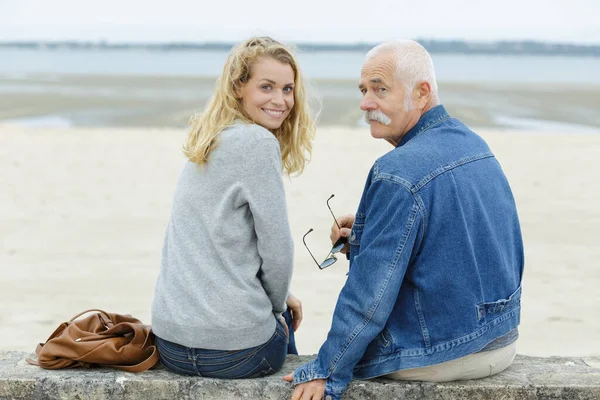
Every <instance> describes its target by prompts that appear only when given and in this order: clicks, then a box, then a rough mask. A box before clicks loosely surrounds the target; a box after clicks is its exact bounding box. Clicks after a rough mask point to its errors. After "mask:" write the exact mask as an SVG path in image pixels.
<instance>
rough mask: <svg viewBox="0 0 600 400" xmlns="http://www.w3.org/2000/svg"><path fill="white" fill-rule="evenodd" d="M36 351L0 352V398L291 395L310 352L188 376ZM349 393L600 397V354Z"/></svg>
mask: <svg viewBox="0 0 600 400" xmlns="http://www.w3.org/2000/svg"><path fill="white" fill-rule="evenodd" d="M31 356H32V354H28V353H23V352H15V351H8V352H0V399H18V400H21V399H98V400H102V399H132V400H133V399H143V400H153V399H169V400H171V399H177V398H185V399H223V400H229V399H231V400H233V399H236V400H237V399H249V400H250V399H282V400H283V399H289V398H290V395H291V393H292V388H291V385H290V384H288V383H286V382H284V381H283V380H282V379H281V377H282V376H283V375H284V374H287V373H289V372H290V371H292V370H293V369H294V368H296V367H297V366H299V365H301V364H302V363H304V362H307V361H309V360H310V359H312V356H300V357H297V356H289V357H288V360H287V362H286V364H285V365H284V368H283V370H282V371H280V372H279V373H278V374H276V375H273V376H270V377H266V378H261V379H249V380H236V381H234V380H217V379H208V378H194V377H184V376H180V375H176V374H173V373H170V372H168V371H167V370H165V369H164V368H162V367H159V368H157V369H154V370H151V371H148V372H144V373H140V374H132V373H127V372H121V371H116V370H112V369H101V368H100V369H88V370H82V369H72V370H59V371H47V370H43V369H41V368H39V367H36V366H31V365H29V364H27V362H26V361H25V358H27V357H31ZM344 399H361V400H363V399H386V400H387V399H406V400H411V399H432V400H438V399H439V400H454V399H461V400H462V399H469V400H478V399H494V400H512V399H515V400H517V399H518V400H522V399H526V400H537V399H540V400H541V399H569V400H588V399H589V400H600V357H589V358H563V357H551V358H537V357H526V356H517V358H516V360H515V362H514V363H513V365H511V367H510V368H508V369H507V370H506V371H504V372H503V373H501V374H498V375H496V376H493V377H490V378H486V379H480V380H474V381H462V382H452V383H444V384H433V383H421V382H418V383H404V382H396V381H390V380H385V379H375V380H369V381H355V382H352V383H351V385H350V387H349V388H348V391H347V392H346V394H345V396H344Z"/></svg>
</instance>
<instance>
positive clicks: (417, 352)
mask: <svg viewBox="0 0 600 400" xmlns="http://www.w3.org/2000/svg"><path fill="white" fill-rule="evenodd" d="M519 309H520V306H517V307H515V308H514V309H512V310H510V311H507V312H505V313H504V314H503V315H501V316H499V317H498V318H495V319H494V320H492V321H490V322H488V323H486V324H485V325H483V326H482V327H480V328H479V329H477V330H475V331H473V332H471V333H469V334H468V335H464V336H461V337H459V338H456V339H452V340H449V341H446V342H444V343H440V344H438V345H435V346H433V347H430V348H428V349H424V348H421V349H405V350H400V351H397V352H396V353H393V354H389V355H388V356H389V358H388V359H394V358H398V357H417V356H422V355H430V354H435V353H438V352H441V351H448V350H450V349H452V348H454V347H456V346H458V345H461V344H465V343H468V342H471V341H473V340H475V339H477V338H479V337H481V336H483V335H484V334H485V333H486V332H487V331H488V330H490V329H491V328H492V327H494V326H496V325H498V324H500V323H502V322H504V321H506V320H508V319H510V318H513V317H515V316H517V314H518V312H519ZM380 362H381V358H379V359H375V360H369V361H367V362H365V363H361V364H360V365H359V366H356V367H355V369H365V368H369V367H371V366H373V365H377V364H379V363H380Z"/></svg>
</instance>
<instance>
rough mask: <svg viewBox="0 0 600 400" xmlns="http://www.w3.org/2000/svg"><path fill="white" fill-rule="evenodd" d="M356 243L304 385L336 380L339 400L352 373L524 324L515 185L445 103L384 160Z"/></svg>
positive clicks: (301, 376)
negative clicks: (323, 341) (327, 326)
mask: <svg viewBox="0 0 600 400" xmlns="http://www.w3.org/2000/svg"><path fill="white" fill-rule="evenodd" d="M349 242H350V272H349V274H348V278H347V281H346V284H345V285H344V287H343V289H342V291H341V293H340V295H339V298H338V302H337V305H336V308H335V311H334V314H333V321H332V326H331V330H330V331H329V334H328V336H327V340H326V341H325V343H324V344H323V346H322V347H321V349H320V350H319V354H318V356H317V358H316V359H315V360H313V361H311V362H309V363H308V364H306V365H304V366H302V367H300V368H298V369H297V370H296V371H295V373H294V383H296V384H297V383H302V382H306V381H310V380H314V379H326V380H327V382H326V387H325V395H326V396H330V397H329V398H331V399H339V398H341V395H342V393H343V392H344V390H345V389H346V386H347V385H348V383H349V382H350V380H351V379H352V378H353V377H354V378H359V379H365V378H372V377H376V376H380V375H384V374H388V373H391V372H394V371H398V370H402V369H408V368H417V367H423V366H427V365H432V364H438V363H441V362H445V361H449V360H453V359H456V358H459V357H463V356H466V355H468V354H472V353H476V352H478V351H480V350H481V349H482V348H484V347H485V346H486V344H488V343H490V342H492V341H494V340H495V339H497V338H499V337H501V336H503V335H505V334H507V333H509V332H510V331H512V330H513V329H515V328H516V327H517V326H518V324H519V318H520V297H521V277H522V275H523V261H524V260H523V242H522V237H521V230H520V226H519V220H518V216H517V210H516V206H515V202H514V198H513V195H512V192H511V190H510V187H509V184H508V181H507V179H506V177H505V175H504V173H503V172H502V169H501V167H500V164H499V163H498V161H497V160H496V158H495V157H494V155H493V154H492V152H491V151H490V149H489V147H488V146H487V144H486V143H485V141H484V140H483V139H482V138H481V137H479V136H478V135H476V134H475V133H473V132H472V131H471V130H469V129H468V128H467V127H466V126H465V125H463V124H462V123H461V122H459V121H458V120H456V119H454V118H451V117H450V116H449V115H448V114H447V113H446V110H445V109H444V107H443V106H441V105H440V106H437V107H435V108H433V109H431V110H429V111H428V112H427V113H425V114H424V115H423V116H422V117H421V119H420V120H419V121H418V123H417V125H416V126H415V127H414V128H412V129H411V130H410V131H409V132H408V133H407V134H406V135H405V136H404V137H403V138H402V141H401V142H400V144H399V145H398V146H397V147H396V148H395V149H394V150H392V151H390V152H389V153H387V154H385V155H384V156H382V157H381V158H379V159H378V160H377V161H376V162H375V164H374V165H373V167H372V168H371V171H370V172H369V176H368V178H367V182H366V185H365V188H364V191H363V194H362V198H361V201H360V205H359V207H358V211H357V212H356V219H355V221H354V225H353V226H352V232H351V235H350V240H349ZM326 398H327V397H326Z"/></svg>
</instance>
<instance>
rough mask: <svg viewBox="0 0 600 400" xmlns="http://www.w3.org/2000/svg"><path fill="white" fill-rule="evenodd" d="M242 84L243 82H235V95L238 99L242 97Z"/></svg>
mask: <svg viewBox="0 0 600 400" xmlns="http://www.w3.org/2000/svg"><path fill="white" fill-rule="evenodd" d="M242 85H243V83H242V82H236V83H234V84H233V96H234V97H235V98H236V99H238V100H241V99H242Z"/></svg>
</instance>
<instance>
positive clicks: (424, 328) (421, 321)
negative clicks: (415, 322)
mask: <svg viewBox="0 0 600 400" xmlns="http://www.w3.org/2000/svg"><path fill="white" fill-rule="evenodd" d="M414 296H415V311H416V312H417V317H418V318H419V326H420V327H421V334H422V335H423V342H424V343H425V348H426V349H428V348H430V347H431V339H430V337H429V331H428V330H427V324H426V323H425V316H424V315H423V310H422V309H421V300H420V298H419V291H418V290H417V288H415V289H414Z"/></svg>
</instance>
